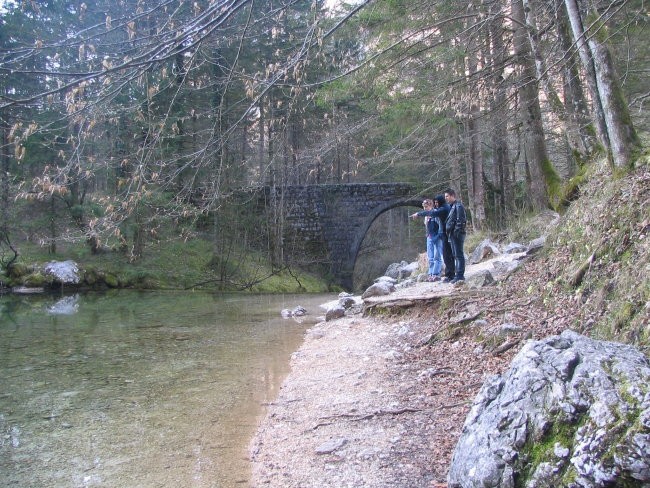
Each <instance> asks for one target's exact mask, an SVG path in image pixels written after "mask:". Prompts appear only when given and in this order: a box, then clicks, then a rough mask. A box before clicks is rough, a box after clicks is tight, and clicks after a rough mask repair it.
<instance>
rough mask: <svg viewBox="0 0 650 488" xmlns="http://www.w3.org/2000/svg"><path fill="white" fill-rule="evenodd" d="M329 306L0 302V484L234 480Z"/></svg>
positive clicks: (183, 297) (313, 299) (115, 299)
mask: <svg viewBox="0 0 650 488" xmlns="http://www.w3.org/2000/svg"><path fill="white" fill-rule="evenodd" d="M331 298H332V296H331V295H291V296H289V295H284V296H277V295H262V296H251V295H236V296H233V295H226V296H214V295H209V294H202V293H160V292H152V293H138V292H123V291H122V292H119V293H108V294H90V295H81V296H68V297H36V296H29V297H15V296H11V297H8V296H5V297H0V486H17V487H21V488H22V487H39V488H40V487H46V486H47V487H91V486H100V487H231V486H246V484H247V481H248V479H249V474H250V472H249V469H250V467H249V462H248V460H247V447H248V442H249V440H250V438H251V436H252V435H253V433H254V430H255V426H256V423H257V421H258V419H259V417H260V415H262V414H263V408H264V407H263V404H264V403H266V402H270V401H272V400H273V399H274V398H275V397H276V395H277V390H278V388H279V386H280V383H281V381H282V380H283V378H284V377H285V375H286V374H287V372H288V369H289V357H290V355H291V353H292V352H293V351H295V350H296V349H297V348H298V347H299V345H300V343H301V342H302V337H303V333H304V331H305V329H306V328H307V327H308V326H309V325H310V324H313V323H314V322H315V321H316V317H317V316H318V315H320V314H322V312H323V311H322V309H320V308H319V307H318V305H319V304H321V303H324V302H325V301H327V300H330V299H331ZM297 305H302V306H304V307H305V308H307V310H308V312H309V315H308V316H307V317H306V318H305V319H306V320H304V321H303V322H302V323H297V322H296V321H294V320H292V319H283V318H281V317H280V313H279V312H280V310H281V309H282V308H294V307H296V306H297Z"/></svg>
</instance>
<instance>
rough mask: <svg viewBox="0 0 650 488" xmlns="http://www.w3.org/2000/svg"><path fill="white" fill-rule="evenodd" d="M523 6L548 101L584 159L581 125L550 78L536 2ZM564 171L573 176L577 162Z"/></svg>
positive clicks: (572, 148)
mask: <svg viewBox="0 0 650 488" xmlns="http://www.w3.org/2000/svg"><path fill="white" fill-rule="evenodd" d="M523 6H524V12H525V15H526V27H527V30H528V38H529V41H530V46H531V49H532V52H533V55H534V57H535V67H536V69H537V79H538V80H539V81H540V82H541V84H542V87H543V89H544V94H545V95H546V100H547V101H548V104H549V106H550V108H551V110H552V112H553V114H554V115H555V116H556V117H557V119H558V120H559V121H560V123H561V124H562V126H563V130H562V134H563V136H564V138H565V141H566V143H567V145H568V146H569V150H570V154H574V155H576V156H577V157H578V158H580V159H584V158H585V157H587V155H588V154H589V150H588V149H587V147H585V146H584V144H583V140H582V139H581V138H580V131H579V126H578V125H577V124H576V123H575V119H573V118H570V117H568V116H567V114H568V110H567V109H566V108H565V106H564V103H562V100H561V99H560V96H559V95H558V93H557V90H556V89H555V85H554V83H553V82H552V80H551V79H550V78H549V74H548V68H547V65H546V61H545V54H544V53H543V52H542V47H541V42H540V37H539V31H538V29H537V14H536V12H535V2H534V1H531V0H523ZM563 173H564V174H565V175H566V176H572V175H573V174H574V173H575V164H573V162H571V164H570V167H567V168H566V170H565V171H564V172H563Z"/></svg>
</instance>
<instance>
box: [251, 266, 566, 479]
mask: <svg viewBox="0 0 650 488" xmlns="http://www.w3.org/2000/svg"><path fill="white" fill-rule="evenodd" d="M486 266H489V263H480V264H478V265H474V266H468V267H467V275H468V276H469V275H471V274H472V273H475V272H477V270H478V269H481V268H484V267H486ZM548 275H549V273H548V262H546V258H543V257H541V256H540V257H535V256H533V257H528V258H526V260H524V261H523V262H522V264H521V266H520V267H519V269H518V270H517V271H515V272H514V273H512V274H510V275H509V276H507V277H506V278H505V279H503V280H502V281H499V282H498V283H497V285H494V286H489V287H485V288H482V289H478V290H469V289H468V287H467V285H464V286H455V287H454V286H452V285H450V284H443V283H418V284H416V285H415V286H413V287H409V288H405V289H402V290H399V291H397V292H395V293H393V294H391V295H389V297H387V298H386V299H385V300H386V303H388V301H390V303H391V304H392V306H391V307H389V308H384V309H381V310H377V309H376V307H375V308H374V309H373V313H367V312H368V311H369V307H368V306H366V313H363V314H358V315H356V316H346V317H344V318H341V319H338V320H334V321H330V322H321V323H319V324H317V325H316V326H314V327H313V328H311V329H310V330H309V331H307V334H306V337H305V341H304V343H303V345H302V347H301V348H300V349H299V350H298V351H297V352H296V353H294V354H293V356H292V359H291V373H290V374H289V376H288V377H287V378H286V380H285V381H284V383H283V386H282V388H281V391H280V394H279V396H278V398H277V399H276V401H274V402H273V403H272V404H270V405H268V406H267V412H266V416H265V418H264V419H263V420H262V422H261V424H260V425H259V428H258V430H257V434H256V435H255V437H254V439H253V441H252V443H251V445H250V457H251V461H252V471H253V473H252V479H251V486H254V487H263V486H268V487H282V488H287V487H301V488H307V487H321V488H322V487H337V488H338V487H348V486H350V487H362V486H363V487H388V486H390V487H393V488H395V487H404V488H406V487H410V488H412V487H446V478H447V472H448V469H449V465H450V462H451V458H452V454H453V450H454V447H455V444H456V442H457V439H458V437H459V435H460V432H461V430H462V426H463V422H464V420H465V417H466V415H467V413H468V411H469V408H470V406H471V403H472V401H473V398H474V397H475V396H476V394H477V392H478V390H479V389H480V387H481V385H482V384H483V382H484V380H485V379H486V378H487V377H488V376H490V375H493V374H500V373H503V372H504V371H505V370H506V369H507V368H508V366H509V364H510V362H511V360H512V358H513V356H514V355H515V354H516V353H517V351H518V350H519V349H520V348H521V346H522V345H523V343H524V342H525V341H526V340H528V339H531V338H532V339H540V338H543V337H546V336H548V335H551V334H557V333H560V332H561V331H562V330H564V329H566V328H569V327H570V325H571V324H572V323H573V318H572V315H571V310H572V309H575V307H576V305H575V304H572V303H570V301H571V300H572V298H571V297H570V296H566V297H565V298H563V299H555V300H552V301H551V303H548V301H547V303H546V304H545V303H544V302H545V300H544V299H543V285H544V283H545V282H547V281H548V280H549V278H550V277H549V276H548ZM531 283H537V284H539V286H531ZM380 298H381V297H380ZM374 304H375V305H376V303H374ZM366 305H368V304H366Z"/></svg>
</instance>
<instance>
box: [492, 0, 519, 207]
mask: <svg viewBox="0 0 650 488" xmlns="http://www.w3.org/2000/svg"><path fill="white" fill-rule="evenodd" d="M499 7H500V5H493V6H492V7H491V11H490V16H489V19H490V20H489V26H488V27H489V31H490V40H491V41H492V42H491V45H492V53H491V56H492V97H491V101H490V104H491V112H492V117H491V120H492V126H491V138H492V151H493V154H494V156H493V157H494V174H495V186H496V187H497V189H498V191H500V193H499V195H498V205H497V206H496V207H497V209H498V211H497V212H496V213H497V219H498V220H503V219H499V216H500V215H501V216H505V215H506V214H507V212H508V205H509V204H510V202H511V201H512V199H513V195H512V185H511V178H510V162H509V157H508V139H507V128H508V118H507V114H506V110H507V106H506V87H505V81H504V79H503V67H504V59H505V47H504V44H503V18H502V17H501V16H496V15H493V14H494V13H495V12H493V11H492V9H495V10H496V9H498V8H499Z"/></svg>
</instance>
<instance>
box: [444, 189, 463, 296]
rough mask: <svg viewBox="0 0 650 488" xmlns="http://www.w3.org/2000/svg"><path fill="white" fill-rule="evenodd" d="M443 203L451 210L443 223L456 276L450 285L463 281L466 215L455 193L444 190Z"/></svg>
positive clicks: (451, 190) (450, 190)
mask: <svg viewBox="0 0 650 488" xmlns="http://www.w3.org/2000/svg"><path fill="white" fill-rule="evenodd" d="M445 201H446V202H447V203H448V204H449V206H450V207H451V209H450V210H449V215H448V216H447V220H446V221H445V230H446V231H447V239H448V240H449V243H450V244H451V250H452V252H453V254H454V263H455V266H456V275H455V276H454V278H453V279H452V280H450V282H451V283H457V282H459V281H465V250H464V246H465V234H466V230H465V227H466V226H467V213H466V212H465V207H464V206H463V204H462V203H461V201H460V200H457V199H456V192H455V191H454V190H453V189H451V188H448V189H447V190H445Z"/></svg>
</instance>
